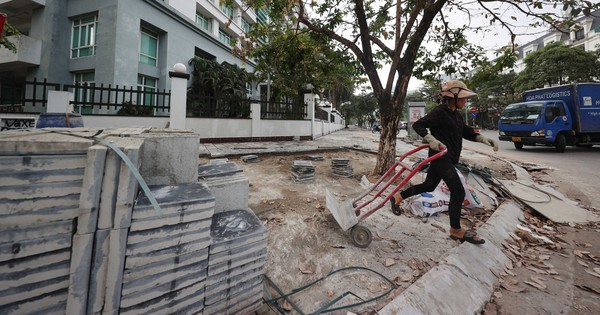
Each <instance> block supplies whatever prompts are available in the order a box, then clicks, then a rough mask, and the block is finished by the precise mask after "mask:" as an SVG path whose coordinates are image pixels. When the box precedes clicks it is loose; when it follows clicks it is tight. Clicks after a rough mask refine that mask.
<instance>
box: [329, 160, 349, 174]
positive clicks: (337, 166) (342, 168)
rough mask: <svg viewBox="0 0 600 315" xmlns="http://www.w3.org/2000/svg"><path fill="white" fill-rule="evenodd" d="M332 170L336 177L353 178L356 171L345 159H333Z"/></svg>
mask: <svg viewBox="0 0 600 315" xmlns="http://www.w3.org/2000/svg"><path fill="white" fill-rule="evenodd" d="M331 170H332V171H333V174H334V175H338V176H343V177H351V176H352V175H353V174H354V169H352V166H350V160H349V159H345V158H333V159H332V160H331Z"/></svg>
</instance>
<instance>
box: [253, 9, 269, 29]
mask: <svg viewBox="0 0 600 315" xmlns="http://www.w3.org/2000/svg"><path fill="white" fill-rule="evenodd" d="M256 21H257V22H258V23H260V24H263V25H264V24H268V23H269V14H268V12H267V10H266V9H263V8H260V9H257V10H256Z"/></svg>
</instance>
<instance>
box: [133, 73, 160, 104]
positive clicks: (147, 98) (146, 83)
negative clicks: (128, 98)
mask: <svg viewBox="0 0 600 315" xmlns="http://www.w3.org/2000/svg"><path fill="white" fill-rule="evenodd" d="M157 84H158V79H155V78H152V77H148V76H145V75H141V74H140V75H138V89H139V90H140V91H142V92H150V93H148V94H146V93H139V94H138V97H137V104H138V105H144V106H154V105H155V104H156V94H155V93H156V87H157Z"/></svg>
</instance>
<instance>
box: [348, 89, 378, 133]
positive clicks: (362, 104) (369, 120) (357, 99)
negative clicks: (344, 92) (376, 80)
mask: <svg viewBox="0 0 600 315" xmlns="http://www.w3.org/2000/svg"><path fill="white" fill-rule="evenodd" d="M341 112H342V114H343V115H344V118H345V119H346V123H350V122H352V121H356V123H357V124H358V125H359V126H364V125H372V124H373V123H374V122H375V121H376V120H377V116H378V111H377V99H376V98H375V95H373V93H363V94H360V95H352V96H351V97H350V102H348V103H347V104H345V105H344V106H342V109H341Z"/></svg>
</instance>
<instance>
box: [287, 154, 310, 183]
mask: <svg viewBox="0 0 600 315" xmlns="http://www.w3.org/2000/svg"><path fill="white" fill-rule="evenodd" d="M292 180H293V181H294V182H295V183H311V182H314V180H315V166H314V165H313V164H312V162H311V161H304V160H294V161H293V162H292Z"/></svg>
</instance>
